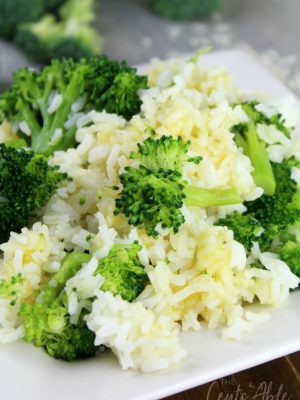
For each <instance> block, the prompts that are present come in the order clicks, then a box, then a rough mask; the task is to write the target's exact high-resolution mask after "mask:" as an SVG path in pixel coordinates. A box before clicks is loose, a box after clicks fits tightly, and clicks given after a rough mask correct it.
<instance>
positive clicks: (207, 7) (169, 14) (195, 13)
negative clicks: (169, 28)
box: [147, 0, 221, 20]
mask: <svg viewBox="0 0 300 400" xmlns="http://www.w3.org/2000/svg"><path fill="white" fill-rule="evenodd" d="M147 4H148V6H149V8H150V9H151V10H152V11H154V12H155V13H156V14H159V15H161V16H163V17H166V18H171V19H176V20H184V19H190V18H197V17H202V16H206V15H208V14H210V13H212V12H213V11H215V10H216V9H218V8H219V6H220V4H221V0H185V1H182V0H147Z"/></svg>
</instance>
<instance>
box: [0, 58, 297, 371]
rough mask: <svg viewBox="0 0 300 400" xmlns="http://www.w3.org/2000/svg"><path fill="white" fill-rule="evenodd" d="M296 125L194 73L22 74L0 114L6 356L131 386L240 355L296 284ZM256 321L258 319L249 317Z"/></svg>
mask: <svg viewBox="0 0 300 400" xmlns="http://www.w3.org/2000/svg"><path fill="white" fill-rule="evenodd" d="M297 118H298V114H297V108H296V107H295V105H293V104H292V103H291V101H290V100H284V99H281V100H278V99H277V100H272V99H269V98H268V97H267V96H265V95H262V94H257V93H256V94H250V93H245V92H243V91H242V90H241V89H239V88H236V87H235V85H234V84H233V81H232V77H231V76H230V74H229V73H228V72H227V71H226V70H225V69H224V68H222V67H214V68H208V69H206V68H204V66H203V63H202V60H201V56H195V57H194V58H192V59H191V60H187V61H176V62H175V61H165V62H162V61H159V60H156V61H153V63H152V65H151V67H150V68H149V72H148V73H147V76H146V75H145V76H143V75H139V74H138V72H137V71H136V70H135V69H134V68H131V67H129V66H128V65H127V64H126V63H125V62H117V61H112V60H109V59H108V58H106V57H105V56H100V57H94V58H91V59H81V60H79V61H72V60H67V59H64V60H61V61H58V60H55V61H53V62H52V64H51V65H49V66H46V67H44V68H43V69H42V70H40V71H33V70H30V69H22V70H19V71H17V72H16V73H15V75H14V83H13V84H12V86H11V87H10V88H9V89H8V90H7V91H6V92H4V93H3V94H2V95H1V97H0V123H1V125H0V204H1V207H0V220H1V226H0V243H1V245H0V251H1V253H0V343H2V344H6V343H11V342H14V341H17V340H20V339H22V340H24V341H25V342H28V343H32V344H33V345H35V346H38V347H42V348H43V349H44V350H45V352H47V353H48V354H49V355H50V356H51V357H54V358H57V359H62V360H66V361H74V360H76V359H80V358H87V357H92V356H95V355H97V356H98V355H99V362H101V353H102V352H103V351H112V352H113V353H114V355H115V356H116V357H117V358H118V360H119V362H120V364H121V366H122V367H123V368H124V369H128V368H130V369H134V370H140V371H143V372H150V371H155V370H160V369H164V368H168V367H169V366H171V365H173V364H176V363H178V362H180V360H181V359H182V358H183V357H185V356H186V355H187V354H186V351H185V349H184V348H183V347H182V345H181V341H180V334H181V331H187V330H192V331H197V333H196V334H197V335H198V336H199V344H200V343H201V328H202V327H206V328H208V329H217V330H218V331H219V334H220V335H221V336H222V338H224V339H225V340H242V339H243V337H245V336H246V335H249V334H251V333H250V332H251V331H252V330H253V329H255V326H256V325H257V324H259V323H263V322H265V321H266V320H267V319H268V318H269V317H270V314H271V313H272V311H273V310H274V309H275V308H276V307H279V306H281V305H283V306H284V302H285V300H286V299H287V297H288V296H289V294H290V293H291V291H293V290H294V289H297V288H298V286H299V282H300V279H299V278H300V229H299V227H300V190H299V188H300V143H299V142H297V139H296V138H295V134H294V130H295V126H296V124H297ZM251 304H258V305H259V304H261V305H262V307H261V309H260V308H259V307H256V308H255V309H253V308H251V306H250V305H251Z"/></svg>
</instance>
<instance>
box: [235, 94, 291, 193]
mask: <svg viewBox="0 0 300 400" xmlns="http://www.w3.org/2000/svg"><path fill="white" fill-rule="evenodd" d="M257 104H258V103H257V102H255V101H252V102H246V103H242V104H241V107H242V108H243V110H244V112H245V113H246V114H247V116H248V117H249V122H247V123H241V124H239V125H235V126H233V127H232V132H233V133H234V134H235V141H236V143H237V145H238V146H240V147H241V148H242V149H243V151H244V153H245V155H247V156H248V157H249V158H250V160H251V163H252V166H253V169H254V171H253V172H252V175H253V178H254V181H255V183H256V184H257V185H258V186H260V187H262V188H263V189H264V193H265V194H266V195H273V194H274V193H275V186H276V183H275V179H274V174H273V171H272V167H271V162H270V160H269V156H268V153H267V150H266V145H265V143H264V142H263V141H262V140H260V139H259V137H258V134H257V124H260V123H261V124H269V123H268V122H270V123H271V121H269V120H268V119H267V118H266V117H265V116H264V114H263V113H261V112H259V111H257V110H256V108H255V107H256V105H257ZM273 122H277V123H279V124H280V126H281V119H280V118H279V120H278V121H277V119H276V120H275V118H274V121H273ZM282 126H283V124H282Z"/></svg>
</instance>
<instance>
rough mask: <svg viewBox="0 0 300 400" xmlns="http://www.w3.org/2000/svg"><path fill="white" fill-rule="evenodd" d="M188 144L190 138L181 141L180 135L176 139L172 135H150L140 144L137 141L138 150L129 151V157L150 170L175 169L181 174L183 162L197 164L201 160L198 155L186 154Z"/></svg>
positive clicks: (189, 143)
mask: <svg viewBox="0 0 300 400" xmlns="http://www.w3.org/2000/svg"><path fill="white" fill-rule="evenodd" d="M190 145H191V141H190V140H188V141H187V142H186V143H183V141H182V138H181V137H180V136H179V137H178V138H177V139H174V138H173V137H172V136H162V137H161V138H160V139H159V140H155V139H153V138H151V137H150V138H148V139H147V140H145V141H144V142H143V143H142V144H141V143H138V145H137V146H138V152H137V153H135V152H131V154H130V158H132V159H137V160H139V161H140V163H141V165H143V166H144V167H146V168H148V169H150V170H151V171H155V172H157V171H159V170H160V169H164V170H175V171H177V172H179V173H180V174H182V168H183V164H184V163H185V162H193V163H195V164H199V163H200V161H201V160H202V157H200V156H196V157H189V156H188V155H187V152H188V149H189V147H190Z"/></svg>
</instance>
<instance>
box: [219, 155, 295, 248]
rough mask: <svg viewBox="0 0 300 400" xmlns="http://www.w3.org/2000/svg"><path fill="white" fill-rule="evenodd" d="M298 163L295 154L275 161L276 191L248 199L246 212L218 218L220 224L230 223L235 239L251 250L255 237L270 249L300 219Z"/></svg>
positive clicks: (227, 224)
mask: <svg viewBox="0 0 300 400" xmlns="http://www.w3.org/2000/svg"><path fill="white" fill-rule="evenodd" d="M294 166H299V162H297V161H296V160H295V159H294V158H290V159H289V160H284V161H283V162H282V163H281V164H277V163H272V169H273V171H274V177H275V181H276V191H275V194H274V195H273V196H267V195H262V196H261V197H260V198H258V199H257V200H255V201H251V202H248V203H247V212H246V213H245V214H243V215H241V214H239V213H237V212H235V213H233V214H231V215H228V216H227V217H226V218H224V219H220V220H219V221H217V222H216V225H226V226H228V228H229V229H231V230H232V231H233V232H234V236H235V239H236V240H238V241H239V242H241V243H242V244H243V245H244V246H245V248H246V249H247V250H248V251H249V250H250V248H251V244H252V242H253V241H256V242H258V243H259V245H260V248H261V249H262V250H263V251H266V250H270V247H271V245H272V242H273V240H274V239H275V238H277V237H279V236H280V235H282V234H283V233H284V232H286V230H287V228H288V226H290V225H294V224H295V223H297V222H298V221H299V220H300V191H299V189H298V187H297V183H296V182H295V181H294V180H293V179H292V178H291V170H292V167H294ZM259 228H260V229H259ZM257 233H260V234H259V235H257ZM271 251H273V250H272V249H271Z"/></svg>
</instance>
